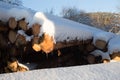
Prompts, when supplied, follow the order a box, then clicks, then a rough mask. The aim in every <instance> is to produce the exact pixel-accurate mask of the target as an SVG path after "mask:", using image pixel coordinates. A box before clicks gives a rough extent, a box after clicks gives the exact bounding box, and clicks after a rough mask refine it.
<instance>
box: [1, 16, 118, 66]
mask: <svg viewBox="0 0 120 80" xmlns="http://www.w3.org/2000/svg"><path fill="white" fill-rule="evenodd" d="M28 24H29V23H27V22H26V21H25V18H23V19H21V20H18V21H16V19H15V18H14V17H11V18H9V20H8V21H7V22H3V21H2V20H0V59H1V64H2V65H3V64H5V63H7V62H6V61H9V58H13V57H16V58H24V59H23V60H25V59H27V56H28V55H33V54H34V53H46V54H47V55H48V53H54V54H57V61H55V65H56V66H58V63H64V62H66V61H69V60H70V63H72V64H75V63H76V57H77V58H78V59H77V60H81V62H83V64H95V63H101V62H104V63H106V62H110V58H111V59H113V60H117V61H120V56H119V53H114V54H112V55H109V54H105V52H107V51H108V41H104V40H100V39H98V40H96V41H95V44H93V38H92V39H88V40H84V41H79V40H77V39H75V40H72V41H69V42H67V41H63V42H56V44H55V43H54V39H53V37H52V36H49V35H48V34H46V33H43V34H42V35H41V36H39V33H40V29H41V26H42V25H40V24H37V23H35V24H33V25H32V27H30V28H29V27H28ZM96 50H97V51H96ZM96 54H98V55H96ZM73 56H75V57H74V59H75V60H74V59H73V60H74V61H71V58H72V57H73ZM104 56H107V57H104ZM32 57H33V58H34V59H38V58H40V57H39V56H35V57H34V56H32ZM98 57H101V58H100V59H98ZM33 58H31V57H30V59H29V60H31V61H32V60H33ZM38 60H40V59H38ZM83 60H85V61H83ZM33 61H34V60H33ZM53 62H54V61H53ZM77 64H80V63H77ZM0 67H2V66H0Z"/></svg>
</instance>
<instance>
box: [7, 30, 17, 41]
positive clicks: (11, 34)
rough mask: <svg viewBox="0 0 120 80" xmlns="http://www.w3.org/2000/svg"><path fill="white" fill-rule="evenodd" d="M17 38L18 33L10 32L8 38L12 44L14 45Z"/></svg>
mask: <svg viewBox="0 0 120 80" xmlns="http://www.w3.org/2000/svg"><path fill="white" fill-rule="evenodd" d="M16 36H17V33H16V32H15V31H13V30H10V31H9V34H8V38H9V41H10V42H11V43H14V42H15V41H16Z"/></svg>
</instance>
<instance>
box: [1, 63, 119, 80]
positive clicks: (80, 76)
mask: <svg viewBox="0 0 120 80" xmlns="http://www.w3.org/2000/svg"><path fill="white" fill-rule="evenodd" d="M119 67H120V63H119V62H115V63H107V64H96V65H86V66H75V67H64V68H53V69H41V70H33V71H27V72H16V73H7V74H0V80H120V77H119V75H120V69H119Z"/></svg>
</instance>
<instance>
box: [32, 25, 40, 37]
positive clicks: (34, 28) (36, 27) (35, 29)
mask: <svg viewBox="0 0 120 80" xmlns="http://www.w3.org/2000/svg"><path fill="white" fill-rule="evenodd" d="M40 27H41V25H39V24H37V23H36V24H34V25H33V26H32V32H33V35H34V36H38V35H39V33H40Z"/></svg>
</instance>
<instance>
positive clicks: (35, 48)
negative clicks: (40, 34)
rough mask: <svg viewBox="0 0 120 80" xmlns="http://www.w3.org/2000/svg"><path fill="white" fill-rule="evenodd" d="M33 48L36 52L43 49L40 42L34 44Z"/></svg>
mask: <svg viewBox="0 0 120 80" xmlns="http://www.w3.org/2000/svg"><path fill="white" fill-rule="evenodd" d="M32 48H33V49H34V50H35V51H36V52H38V51H41V47H40V45H39V44H33V46H32Z"/></svg>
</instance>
